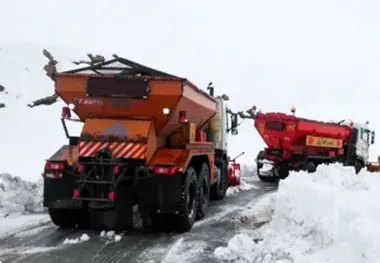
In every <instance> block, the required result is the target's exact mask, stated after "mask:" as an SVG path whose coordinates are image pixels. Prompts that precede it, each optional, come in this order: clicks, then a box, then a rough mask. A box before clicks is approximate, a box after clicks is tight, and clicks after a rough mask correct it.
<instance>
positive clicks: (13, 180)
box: [0, 174, 43, 219]
mask: <svg viewBox="0 0 380 263" xmlns="http://www.w3.org/2000/svg"><path fill="white" fill-rule="evenodd" d="M41 211H43V206H42V180H39V181H37V182H36V183H31V182H27V181H24V180H22V179H21V178H20V177H12V176H11V175H9V174H0V219H1V218H2V217H7V216H10V215H13V216H14V215H21V214H25V213H28V212H41Z"/></svg>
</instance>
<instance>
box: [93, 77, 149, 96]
mask: <svg viewBox="0 0 380 263" xmlns="http://www.w3.org/2000/svg"><path fill="white" fill-rule="evenodd" d="M86 91H87V94H88V96H89V97H106V98H107V97H108V98H109V97H111V98H133V99H144V98H147V97H148V93H149V86H148V82H147V81H146V80H144V79H133V78H125V77H112V78H110V77H89V78H88V80H87V86H86Z"/></svg>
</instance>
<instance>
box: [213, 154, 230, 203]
mask: <svg viewBox="0 0 380 263" xmlns="http://www.w3.org/2000/svg"><path fill="white" fill-rule="evenodd" d="M215 166H216V169H218V170H219V173H220V174H219V175H217V177H219V180H217V181H216V183H214V184H213V185H212V186H211V189H210V191H211V192H210V194H211V199H212V200H221V199H223V198H224V197H225V195H226V191H227V188H228V166H227V163H226V161H224V160H222V159H220V158H215ZM215 172H217V171H215Z"/></svg>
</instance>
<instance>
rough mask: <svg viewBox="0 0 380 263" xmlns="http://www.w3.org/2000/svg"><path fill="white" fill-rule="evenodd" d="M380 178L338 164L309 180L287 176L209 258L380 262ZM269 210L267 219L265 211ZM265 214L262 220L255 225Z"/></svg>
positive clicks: (303, 175)
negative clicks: (261, 222)
mask: <svg viewBox="0 0 380 263" xmlns="http://www.w3.org/2000/svg"><path fill="white" fill-rule="evenodd" d="M379 189H380V177H379V175H378V174H377V173H368V172H367V171H361V172H360V173H359V174H358V175H356V174H355V173H354V172H353V169H352V168H348V167H342V166H340V165H338V164H334V165H329V166H320V167H319V168H318V171H317V172H316V173H315V174H312V175H311V176H310V175H308V174H307V173H304V172H300V173H292V174H291V175H290V176H289V178H288V179H286V180H284V181H281V182H280V184H279V190H278V192H276V193H273V194H269V195H268V196H266V197H265V199H264V200H262V201H261V202H259V203H258V204H255V206H253V207H251V208H249V210H248V211H247V215H246V216H245V217H244V218H243V219H244V220H241V221H243V222H245V223H247V226H250V227H253V226H254V225H255V222H256V223H257V221H260V220H261V221H265V220H270V219H271V221H270V223H268V224H267V225H264V226H263V227H261V228H260V229H259V230H252V229H249V228H248V227H243V228H241V233H240V234H238V235H237V236H235V237H234V238H232V239H231V240H230V241H229V243H228V245H227V247H219V248H217V249H216V250H215V252H214V254H215V255H216V256H217V257H218V258H220V259H227V260H236V261H234V262H268V263H269V262H283V263H285V262H295V263H305V262H308V263H314V262H315V263H323V262H345V263H357V262H361V263H375V262H380V260H379V256H380V252H379V251H380V244H379V242H376V240H379V239H380V230H379V221H380V206H379V202H378V200H379V199H380V192H379ZM271 210H273V214H272V218H270V215H268V211H271ZM262 213H266V218H264V219H263V218H261V219H258V218H259V216H260V214H261V215H262Z"/></svg>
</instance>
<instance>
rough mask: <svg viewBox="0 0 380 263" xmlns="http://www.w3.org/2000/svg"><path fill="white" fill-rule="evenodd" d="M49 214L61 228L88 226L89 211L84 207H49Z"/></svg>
mask: <svg viewBox="0 0 380 263" xmlns="http://www.w3.org/2000/svg"><path fill="white" fill-rule="evenodd" d="M49 216H50V219H51V221H52V222H53V224H54V225H56V226H58V227H59V228H61V229H67V228H86V227H88V223H89V218H88V212H87V210H84V209H67V208H49Z"/></svg>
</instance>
